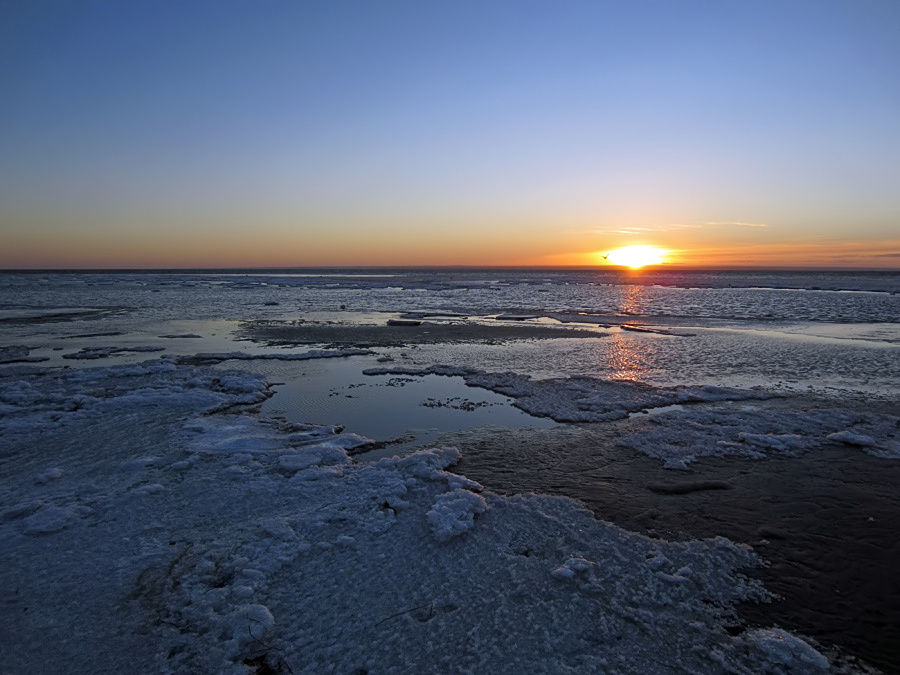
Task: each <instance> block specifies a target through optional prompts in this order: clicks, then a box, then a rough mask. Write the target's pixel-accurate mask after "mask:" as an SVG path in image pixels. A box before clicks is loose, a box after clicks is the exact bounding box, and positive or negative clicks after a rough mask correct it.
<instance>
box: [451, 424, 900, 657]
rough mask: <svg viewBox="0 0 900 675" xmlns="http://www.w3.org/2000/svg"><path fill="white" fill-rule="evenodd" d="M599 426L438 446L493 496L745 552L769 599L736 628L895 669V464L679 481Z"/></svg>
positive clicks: (810, 462)
mask: <svg viewBox="0 0 900 675" xmlns="http://www.w3.org/2000/svg"><path fill="white" fill-rule="evenodd" d="M613 424H615V423H613ZM622 424H627V422H623V423H621V424H620V425H619V426H621V425H622ZM610 426H611V425H609V424H603V425H602V426H598V427H597V428H596V429H591V428H589V426H588V425H578V426H567V427H562V428H556V429H551V430H514V431H506V432H504V433H497V434H496V435H493V434H492V433H490V432H485V433H479V432H477V431H474V430H473V431H470V432H461V433H456V434H446V435H444V436H443V437H442V438H441V439H440V440H441V441H442V442H447V443H456V444H457V445H458V446H459V447H460V450H461V452H462V460H461V462H460V464H459V466H458V470H459V472H460V473H462V474H463V475H465V476H467V477H468V478H470V479H472V480H475V481H478V482H480V483H482V484H483V485H484V486H485V487H486V488H487V489H489V490H492V491H496V492H498V493H500V494H507V495H510V494H522V493H531V492H534V493H542V494H555V495H562V496H566V497H571V498H574V499H576V500H578V501H579V502H581V503H583V504H584V505H585V506H586V507H587V508H588V509H590V510H591V512H592V513H593V514H594V516H595V517H596V518H597V519H598V520H604V521H609V522H611V523H613V524H615V525H617V526H620V527H623V528H625V529H626V530H629V531H633V532H638V533H641V534H646V535H648V536H652V537H659V538H662V539H666V540H685V539H707V538H710V537H717V536H724V537H726V538H728V539H730V540H732V541H735V542H737V543H743V544H748V545H750V546H752V547H753V549H754V550H755V551H756V552H757V553H758V554H759V555H760V556H761V557H762V558H763V559H764V560H765V561H766V566H764V567H761V568H758V569H755V570H752V571H750V572H749V575H750V576H752V577H754V578H758V579H760V580H761V581H763V583H764V584H765V586H766V588H767V589H768V590H770V591H771V592H773V593H775V594H776V595H778V596H780V599H778V600H775V601H773V602H771V603H765V604H742V605H741V606H740V608H739V612H740V615H741V617H742V618H743V619H744V620H745V621H747V622H748V623H749V624H750V625H751V626H763V625H778V626H780V627H782V628H785V629H787V630H790V631H792V632H796V633H797V634H800V635H804V636H809V637H812V638H814V639H816V640H818V641H820V642H821V643H822V644H823V645H825V646H830V645H835V646H837V647H838V648H839V649H841V650H842V651H843V652H844V653H845V654H847V655H852V656H855V657H857V658H859V659H862V660H863V661H865V662H866V663H869V664H871V665H873V666H876V667H878V668H882V669H884V672H898V671H900V605H898V604H897V603H896V600H895V599H896V598H897V597H898V596H900V580H898V579H897V578H896V574H895V571H896V569H897V568H898V566H900V545H898V544H897V542H898V541H900V524H898V523H897V522H896V515H897V513H900V494H898V493H897V491H896V485H897V484H900V462H897V461H896V460H889V459H881V458H877V457H871V456H868V455H865V454H864V453H862V452H860V451H858V450H852V449H845V448H828V449H823V450H821V451H811V452H808V453H806V454H804V455H802V456H800V457H770V458H767V459H763V460H752V459H746V458H738V457H728V458H718V457H703V458H700V459H698V461H696V462H695V463H693V464H692V465H691V470H690V471H689V472H682V471H672V470H670V469H665V468H663V465H662V463H661V462H660V461H659V460H655V459H652V458H650V457H647V456H645V455H643V454H641V453H639V452H637V451H635V450H630V449H628V448H623V447H621V446H615V441H614V440H612V441H611V440H610V438H609V428H610ZM501 454H502V458H500V457H499V455H501ZM498 463H502V470H499V469H498V466H497V464H498Z"/></svg>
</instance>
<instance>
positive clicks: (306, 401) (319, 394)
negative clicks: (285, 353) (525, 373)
mask: <svg viewBox="0 0 900 675" xmlns="http://www.w3.org/2000/svg"><path fill="white" fill-rule="evenodd" d="M251 363H252V364H253V367H252V370H254V371H257V372H264V373H265V374H266V375H267V376H268V377H269V379H270V380H271V381H272V382H278V383H280V384H277V385H276V386H275V390H276V392H277V393H276V395H275V396H273V397H272V398H271V399H269V400H268V401H266V402H265V403H264V404H263V406H262V410H263V412H264V413H265V414H267V415H272V416H283V417H285V418H286V419H287V420H288V421H291V422H307V423H313V424H343V425H346V430H347V431H349V432H353V433H358V434H361V435H363V436H366V437H368V438H372V439H374V440H379V441H386V440H394V439H397V438H398V437H401V436H404V435H409V436H411V437H414V439H413V438H411V439H410V440H415V441H416V442H424V441H427V440H428V439H431V438H435V437H437V435H438V434H440V433H443V432H446V431H457V430H460V429H466V428H470V427H474V426H503V427H523V426H530V427H541V428H547V427H551V426H555V422H553V421H551V420H549V419H544V418H539V417H532V416H531V415H528V414H527V413H524V412H522V411H521V410H519V409H518V408H514V407H512V405H511V403H512V401H511V399H509V398H507V397H506V396H502V395H500V394H495V393H493V392H490V391H487V390H484V389H479V388H475V387H468V386H466V384H465V383H464V382H463V380H462V378H460V377H443V376H439V375H426V376H424V377H417V376H398V375H375V376H369V375H363V374H362V371H363V370H364V369H365V368H371V367H373V366H376V365H381V364H378V363H376V362H375V360H374V358H372V357H352V358H349V359H339V360H336V359H328V360H320V361H307V362H271V361H269V362H263V361H257V362H251ZM225 365H226V366H227V365H228V364H225ZM423 404H426V405H423ZM391 447H397V446H391ZM387 454H388V455H390V454H393V453H392V452H388V453H387ZM367 458H369V459H371V457H367Z"/></svg>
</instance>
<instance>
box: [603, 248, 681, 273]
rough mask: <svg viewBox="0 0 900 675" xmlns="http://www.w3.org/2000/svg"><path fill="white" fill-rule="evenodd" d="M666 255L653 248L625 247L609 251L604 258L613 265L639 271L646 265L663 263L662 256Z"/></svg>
mask: <svg viewBox="0 0 900 675" xmlns="http://www.w3.org/2000/svg"><path fill="white" fill-rule="evenodd" d="M666 253H667V251H664V250H663V249H661V248H655V247H653V246H626V247H624V248H618V249H616V250H615V251H610V252H609V253H607V254H606V256H605V257H606V259H607V260H608V261H609V262H611V263H613V264H614V265H623V266H625V267H630V268H631V269H639V268H641V267H644V266H646V265H656V264H658V263H661V262H665V261H664V260H663V256H664V255H665V254H666Z"/></svg>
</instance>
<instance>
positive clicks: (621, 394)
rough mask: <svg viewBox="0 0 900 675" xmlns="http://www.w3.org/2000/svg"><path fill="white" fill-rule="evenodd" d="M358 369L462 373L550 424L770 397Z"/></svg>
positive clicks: (592, 380) (724, 390) (577, 380)
mask: <svg viewBox="0 0 900 675" xmlns="http://www.w3.org/2000/svg"><path fill="white" fill-rule="evenodd" d="M363 373H364V374H365V375H414V376H416V375H418V376H422V375H446V376H458V377H462V378H463V379H464V380H465V382H466V384H467V385H469V386H471V387H481V388H482V389H488V390H490V391H494V392H497V393H498V394H504V395H505V396H510V397H512V398H514V399H515V403H514V405H515V406H516V407H517V408H520V409H521V410H524V411H525V412H527V413H529V414H531V415H535V416H537V417H549V418H551V419H552V420H554V421H556V422H605V421H609V420H615V419H621V418H623V417H627V416H628V414H629V413H634V412H640V411H642V410H646V409H648V408H662V407H665V406H670V405H676V404H679V403H698V402H713V401H743V400H749V399H766V398H772V395H771V394H767V393H763V392H759V391H750V390H746V389H733V388H729V387H714V386H682V387H654V386H652V385H649V384H643V383H641V382H631V381H621V380H605V379H602V378H598V377H586V376H581V377H564V378H552V379H546V380H534V379H532V378H530V377H529V376H527V375H521V374H518V373H510V372H506V373H488V372H484V371H481V370H475V369H471V368H460V367H455V366H442V365H438V366H431V367H428V368H411V367H403V366H401V367H383V368H369V369H367V370H364V371H363Z"/></svg>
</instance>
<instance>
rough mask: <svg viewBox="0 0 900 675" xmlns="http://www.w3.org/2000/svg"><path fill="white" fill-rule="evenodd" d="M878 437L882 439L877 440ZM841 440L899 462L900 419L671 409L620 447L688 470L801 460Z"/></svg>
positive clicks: (644, 424) (833, 412) (839, 413)
mask: <svg viewBox="0 0 900 675" xmlns="http://www.w3.org/2000/svg"><path fill="white" fill-rule="evenodd" d="M876 439H878V440H876ZM829 442H831V443H834V442H839V443H844V444H847V445H851V446H856V447H860V448H862V449H863V450H864V451H865V452H867V453H869V454H872V455H876V456H879V457H885V458H900V418H897V417H895V416H892V415H883V414H875V413H857V412H849V411H847V410H838V409H824V410H823V409H813V410H801V411H790V410H788V411H779V410H772V409H768V408H757V407H753V406H748V407H746V408H744V409H742V410H672V411H667V412H663V413H659V414H656V415H652V416H649V417H647V418H646V419H645V420H644V421H643V422H642V424H641V425H639V426H638V428H637V429H636V430H634V431H633V432H632V433H630V434H628V435H627V436H624V437H623V438H621V439H620V440H619V444H620V445H623V446H625V447H629V448H632V449H634V450H637V451H639V452H642V453H644V454H646V455H648V456H650V457H655V458H658V459H661V460H663V462H664V463H665V466H667V467H668V468H672V469H686V468H688V466H689V465H690V464H691V463H692V462H694V461H696V460H697V459H699V458H700V457H710V456H715V457H727V456H740V457H748V458H751V459H764V458H766V457H768V456H770V455H780V456H786V457H792V456H798V455H801V454H803V453H806V452H810V451H812V450H814V449H816V448H819V447H823V446H825V445H827V444H828V443H829Z"/></svg>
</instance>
